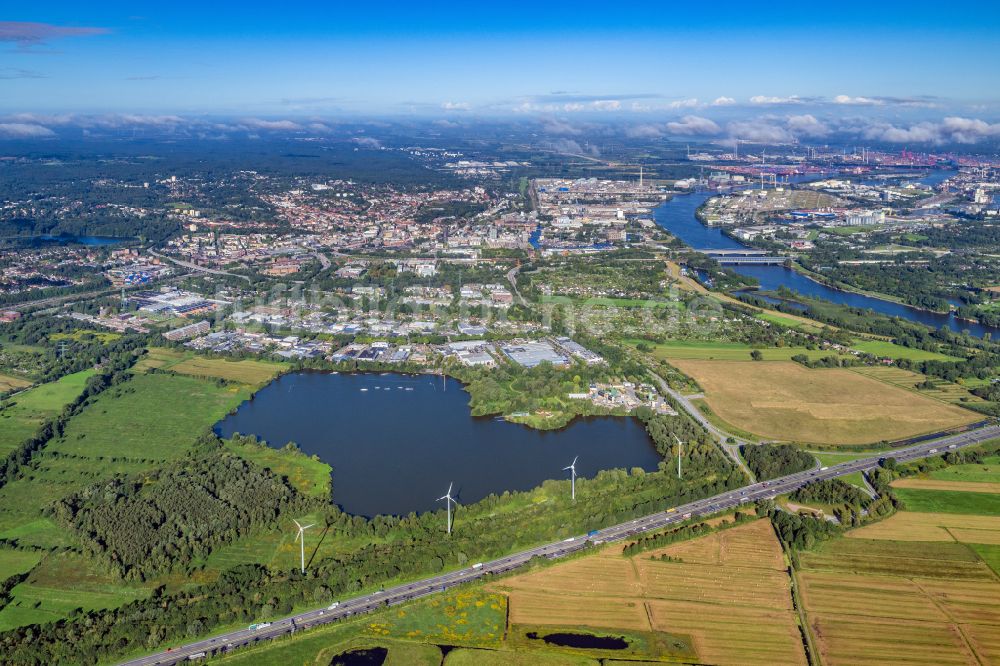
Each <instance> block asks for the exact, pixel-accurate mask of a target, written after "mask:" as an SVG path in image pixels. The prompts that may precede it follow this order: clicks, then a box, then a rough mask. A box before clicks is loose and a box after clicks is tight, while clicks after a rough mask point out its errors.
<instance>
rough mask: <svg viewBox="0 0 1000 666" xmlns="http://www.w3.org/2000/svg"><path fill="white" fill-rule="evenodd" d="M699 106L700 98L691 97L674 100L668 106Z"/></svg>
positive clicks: (679, 107) (686, 107)
mask: <svg viewBox="0 0 1000 666" xmlns="http://www.w3.org/2000/svg"><path fill="white" fill-rule="evenodd" d="M696 106H698V98H697V97H691V98H690V99H679V100H676V101H674V102H670V104H667V107H668V108H671V109H693V108H695V107H696Z"/></svg>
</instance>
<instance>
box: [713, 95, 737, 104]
mask: <svg viewBox="0 0 1000 666" xmlns="http://www.w3.org/2000/svg"><path fill="white" fill-rule="evenodd" d="M733 104H736V100H735V99H733V98H732V97H726V96H725V95H723V96H722V97H716V98H715V101H714V102H712V106H732V105H733Z"/></svg>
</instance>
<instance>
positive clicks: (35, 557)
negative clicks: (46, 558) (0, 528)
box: [0, 548, 42, 582]
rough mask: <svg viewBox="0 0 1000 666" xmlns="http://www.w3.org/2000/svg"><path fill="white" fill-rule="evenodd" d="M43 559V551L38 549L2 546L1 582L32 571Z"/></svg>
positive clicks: (0, 552) (0, 551) (0, 554)
mask: <svg viewBox="0 0 1000 666" xmlns="http://www.w3.org/2000/svg"><path fill="white" fill-rule="evenodd" d="M41 560H42V553H40V552H38V551H37V550H12V549H10V548H0V582H2V581H5V580H7V579H8V578H10V577H11V576H16V575H18V574H22V573H27V572H28V571H31V570H32V569H34V568H35V565H36V564H38V563H39V562H40V561H41Z"/></svg>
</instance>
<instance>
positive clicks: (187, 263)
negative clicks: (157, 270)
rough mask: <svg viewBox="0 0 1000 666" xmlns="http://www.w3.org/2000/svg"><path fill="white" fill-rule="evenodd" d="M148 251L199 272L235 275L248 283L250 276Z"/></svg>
mask: <svg viewBox="0 0 1000 666" xmlns="http://www.w3.org/2000/svg"><path fill="white" fill-rule="evenodd" d="M148 252H149V253H150V254H151V255H153V256H154V257H158V258H160V259H164V260H166V261H169V262H171V263H173V264H177V265H178V266H183V267H184V268H190V269H191V270H194V271H199V272H201V273H211V274H212V275H228V276H230V277H236V278H239V279H241V280H246V281H247V282H248V283H250V278H248V277H247V276H246V275H240V274H239V273H230V272H228V271H220V270H217V269H214V268H205V267H204V266H199V265H198V264H192V263H191V262H190V261H181V260H180V259H174V258H173V257H168V256H167V255H165V254H160V253H159V252H154V251H153V250H148Z"/></svg>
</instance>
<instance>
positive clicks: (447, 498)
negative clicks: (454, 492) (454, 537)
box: [437, 483, 458, 534]
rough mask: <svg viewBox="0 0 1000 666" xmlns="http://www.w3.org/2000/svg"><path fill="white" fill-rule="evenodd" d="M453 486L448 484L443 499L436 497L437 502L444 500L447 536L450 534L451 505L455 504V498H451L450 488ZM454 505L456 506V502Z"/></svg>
mask: <svg viewBox="0 0 1000 666" xmlns="http://www.w3.org/2000/svg"><path fill="white" fill-rule="evenodd" d="M454 485H455V484H454V483H449V484H448V492H447V494H446V495H445V496H444V497H438V499H437V501H438V502H440V501H441V500H445V506H447V507H448V534H451V503H452V502H455V498H454V497H452V496H451V488H452V486H454ZM455 504H458V502H455Z"/></svg>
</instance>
